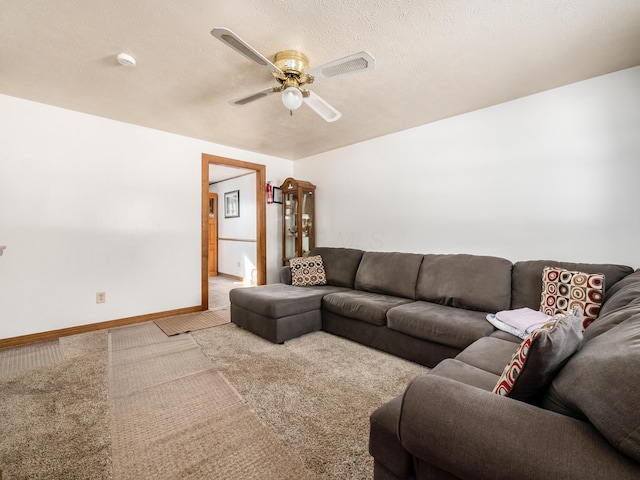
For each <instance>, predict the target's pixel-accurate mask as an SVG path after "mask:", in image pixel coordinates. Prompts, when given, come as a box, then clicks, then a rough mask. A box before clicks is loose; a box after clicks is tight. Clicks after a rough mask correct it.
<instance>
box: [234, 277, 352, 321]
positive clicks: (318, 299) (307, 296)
mask: <svg viewBox="0 0 640 480" xmlns="http://www.w3.org/2000/svg"><path fill="white" fill-rule="evenodd" d="M342 290H345V289H344V288H340V287H328V286H317V287H294V286H292V285H283V284H281V283H274V284H272V285H261V286H258V287H248V288H234V289H233V290H231V291H230V292H229V299H230V300H231V303H232V304H234V305H237V306H239V307H242V308H244V309H246V310H249V311H250V312H254V313H258V314H260V315H264V316H265V317H270V318H280V317H287V316H290V315H297V314H299V313H305V312H309V311H311V310H319V309H320V307H321V305H322V297H324V296H325V295H326V294H328V293H332V292H337V291H342Z"/></svg>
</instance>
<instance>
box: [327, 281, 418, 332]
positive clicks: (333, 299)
mask: <svg viewBox="0 0 640 480" xmlns="http://www.w3.org/2000/svg"><path fill="white" fill-rule="evenodd" d="M411 302H413V300H409V299H407V298H400V297H392V296H390V295H380V294H378V293H370V292H363V291H360V290H351V291H346V292H337V293H331V294H329V295H326V296H325V297H324V298H323V300H322V308H323V309H325V310H327V311H328V312H331V313H335V314H337V315H341V316H343V317H347V318H352V319H354V320H360V321H362V322H366V323H370V324H372V325H379V326H382V325H385V324H386V323H387V311H389V309H391V308H393V307H397V306H399V305H404V304H406V303H411Z"/></svg>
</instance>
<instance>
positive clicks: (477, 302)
mask: <svg viewBox="0 0 640 480" xmlns="http://www.w3.org/2000/svg"><path fill="white" fill-rule="evenodd" d="M511 266H512V264H511V262H510V261H509V260H506V259H504V258H499V257H489V256H480V255H462V254H460V255H433V254H430V255H425V256H424V260H423V261H422V266H421V267H420V273H419V275H418V284H417V286H416V299H417V300H424V301H426V302H432V303H439V304H441V305H447V306H450V307H458V308H466V309H468V310H477V311H480V312H492V313H495V312H497V311H499V310H507V309H509V306H510V304H511ZM538 300H539V299H538Z"/></svg>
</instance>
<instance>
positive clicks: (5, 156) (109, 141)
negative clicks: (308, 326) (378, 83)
mask: <svg viewBox="0 0 640 480" xmlns="http://www.w3.org/2000/svg"><path fill="white" fill-rule="evenodd" d="M202 153H208V154H213V155H218V156H223V157H229V158H234V159H238V160H245V161H249V162H254V163H259V164H263V165H266V166H267V179H268V180H273V179H278V180H281V179H284V178H286V177H288V176H291V173H292V169H293V166H292V162H290V161H288V160H283V159H279V158H275V157H268V156H264V155H259V154H256V153H252V152H247V151H242V150H238V149H233V148H228V147H224V146H221V145H216V144H213V143H208V142H203V141H199V140H195V139H191V138H186V137H181V136H178V135H171V134H167V133H164V132H160V131H156V130H151V129H147V128H142V127H138V126H134V125H130V124H125V123H121V122H115V121H112V120H108V119H104V118H100V117H95V116H91V115H85V114H81V113H77V112H72V111H69V110H64V109H60V108H56V107H51V106H48V105H43V104H38V103H34V102H29V101H26V100H22V99H18V98H13V97H8V96H4V95H0V244H2V245H6V246H7V249H6V250H5V251H4V255H3V256H2V257H0V338H9V337H14V336H19V335H26V334H30V333H37V332H43V331H49V330H55V329H60V328H66V327H72V326H77V325H85V324H90V323H95V322H101V321H108V320H114V319H119V318H127V317H131V316H136V315H142V314H148V313H154V312H160V311H165V310H172V309H176V308H183V307H190V306H195V305H199V304H200V301H201V299H200V296H201V292H200V290H201V283H200V282H201V278H200V276H201V264H200V262H201V259H200V258H201V198H202V197H201V188H202V187H201V185H202V183H201V182H202V179H201V175H202V173H201V172H202V166H201V165H202V157H201V155H202ZM278 225H279V217H278V215H277V212H276V211H274V210H272V209H269V208H268V209H267V262H268V263H267V267H268V268H267V277H268V279H269V280H270V281H275V280H276V279H277V275H278V273H277V272H278V268H279V258H280V248H281V247H280V240H279V239H280V230H279V228H278ZM98 291H104V292H106V303H104V304H99V305H97V304H96V303H95V294H96V292H98Z"/></svg>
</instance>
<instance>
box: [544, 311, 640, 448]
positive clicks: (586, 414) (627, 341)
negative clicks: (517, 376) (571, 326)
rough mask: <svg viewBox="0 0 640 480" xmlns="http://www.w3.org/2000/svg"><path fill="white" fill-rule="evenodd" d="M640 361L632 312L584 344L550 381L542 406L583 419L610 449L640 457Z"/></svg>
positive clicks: (639, 328)
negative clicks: (597, 432) (606, 442)
mask: <svg viewBox="0 0 640 480" xmlns="http://www.w3.org/2000/svg"><path fill="white" fill-rule="evenodd" d="M628 308H631V307H628ZM618 312H619V313H622V309H621V310H619V311H618ZM601 320H602V321H603V322H608V318H606V317H605V316H603V317H602V319H601ZM598 321H600V320H598ZM597 323H598V322H596V323H594V325H593V326H595V325H597ZM589 328H592V327H589ZM589 328H587V330H586V332H585V335H586V333H587V332H589ZM639 365H640V313H636V314H634V315H632V316H630V317H628V318H626V320H624V321H622V322H621V323H619V324H617V325H615V326H613V327H612V328H611V329H609V330H608V331H606V332H604V333H602V334H601V335H598V336H597V337H596V338H593V339H592V340H589V341H585V342H584V343H583V346H582V348H581V349H580V350H579V351H578V352H577V353H576V354H575V355H574V356H573V357H571V359H570V360H569V361H568V362H567V364H566V365H565V366H564V368H563V369H562V370H561V371H560V372H559V373H558V375H557V376H556V378H555V379H554V380H553V382H552V383H551V388H550V389H549V392H548V393H547V396H546V397H545V400H544V407H545V408H548V409H550V410H553V411H556V412H558V413H562V414H565V415H570V416H573V417H576V418H586V419H588V420H589V421H590V422H591V423H592V424H593V426H594V427H595V428H597V429H598V430H599V431H600V433H601V434H602V435H604V436H605V437H606V438H607V440H609V442H610V443H611V444H612V445H613V446H614V447H616V448H618V449H619V450H620V451H622V452H623V453H625V454H626V455H628V456H630V457H632V458H633V459H635V460H636V461H640V408H638V398H640V368H638V366H639Z"/></svg>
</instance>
